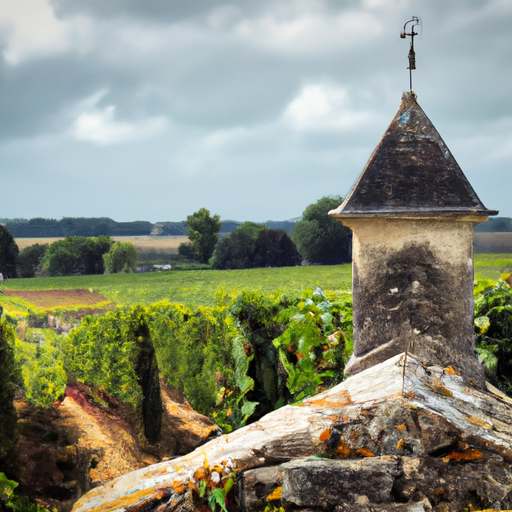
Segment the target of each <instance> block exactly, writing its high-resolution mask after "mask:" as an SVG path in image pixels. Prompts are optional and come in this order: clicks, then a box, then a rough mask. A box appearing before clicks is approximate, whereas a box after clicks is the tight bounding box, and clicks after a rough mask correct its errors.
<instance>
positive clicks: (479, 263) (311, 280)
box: [0, 254, 512, 305]
mask: <svg viewBox="0 0 512 512" xmlns="http://www.w3.org/2000/svg"><path fill="white" fill-rule="evenodd" d="M511 271H512V254H477V255H475V277H476V279H477V280H479V279H492V280H494V281H497V280H498V279H499V278H500V275H501V274H503V273H507V272H511ZM317 286H320V287H321V288H323V289H324V290H350V289H351V288H352V269H351V265H350V264H345V265H332V266H327V265H326V266H311V267H284V268H260V269H248V270H191V271H182V272H178V271H171V272H154V273H147V274H111V275H97V276H73V277H41V278H33V279H11V280H9V281H4V282H2V283H0V290H2V289H3V288H8V289H11V290H52V289H61V290H70V289H78V288H81V289H88V290H91V291H92V290H94V291H96V292H98V293H100V294H101V295H103V296H105V297H106V298H107V299H108V300H110V301H113V302H115V303H117V304H122V305H131V304H137V303H141V302H144V303H146V304H150V303H152V302H156V301H159V300H161V299H167V300H170V301H172V302H181V303H184V304H186V305H192V304H202V305H212V304H213V303H214V301H215V298H214V297H215V294H216V292H218V291H219V290H221V289H223V290H224V291H225V292H226V293H228V294H231V293H234V292H239V291H241V290H244V289H255V288H258V289H261V290H263V291H276V290H283V291H289V292H300V291H302V290H305V289H314V288H316V287H317ZM6 301H7V297H5V296H4V297H2V299H1V301H0V302H2V303H3V304H4V305H7V304H6Z"/></svg>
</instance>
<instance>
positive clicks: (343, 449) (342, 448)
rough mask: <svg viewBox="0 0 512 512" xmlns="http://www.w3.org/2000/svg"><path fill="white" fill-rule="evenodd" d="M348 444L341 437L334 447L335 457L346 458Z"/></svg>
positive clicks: (348, 453) (347, 455)
mask: <svg viewBox="0 0 512 512" xmlns="http://www.w3.org/2000/svg"><path fill="white" fill-rule="evenodd" d="M350 452H351V450H350V446H349V445H348V444H347V443H346V442H345V441H344V440H343V439H342V440H341V441H340V442H339V443H338V446H337V447H336V458H337V459H347V458H348V457H349V456H350Z"/></svg>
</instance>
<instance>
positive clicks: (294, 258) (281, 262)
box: [253, 229, 301, 267]
mask: <svg viewBox="0 0 512 512" xmlns="http://www.w3.org/2000/svg"><path fill="white" fill-rule="evenodd" d="M300 259H301V258H300V255H299V253H298V252H297V248H296V247H295V243H294V242H293V241H292V239H291V238H290V237H289V236H288V235H287V234H286V231H284V230H282V229H266V230H264V231H261V232H260V233H259V235H258V238H257V239H256V246H255V248H254V264H253V266H254V267H290V266H293V265H298V264H299V263H300Z"/></svg>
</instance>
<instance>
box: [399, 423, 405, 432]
mask: <svg viewBox="0 0 512 512" xmlns="http://www.w3.org/2000/svg"><path fill="white" fill-rule="evenodd" d="M396 428H397V429H398V430H400V432H405V431H406V430H407V425H406V424H405V423H402V424H401V425H397V426H396Z"/></svg>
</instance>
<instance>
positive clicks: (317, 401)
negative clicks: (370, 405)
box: [302, 391, 352, 407]
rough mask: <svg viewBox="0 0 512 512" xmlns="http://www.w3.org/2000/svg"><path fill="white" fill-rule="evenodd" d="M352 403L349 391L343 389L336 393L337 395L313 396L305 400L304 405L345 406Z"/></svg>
mask: <svg viewBox="0 0 512 512" xmlns="http://www.w3.org/2000/svg"><path fill="white" fill-rule="evenodd" d="M350 403H352V398H351V396H350V393H349V392H348V391H342V392H341V393H339V394H336V396H335V397H334V396H333V397H327V398H312V399H309V400H304V402H303V403H302V405H307V406H316V407H344V406H345V405H348V404H350Z"/></svg>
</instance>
